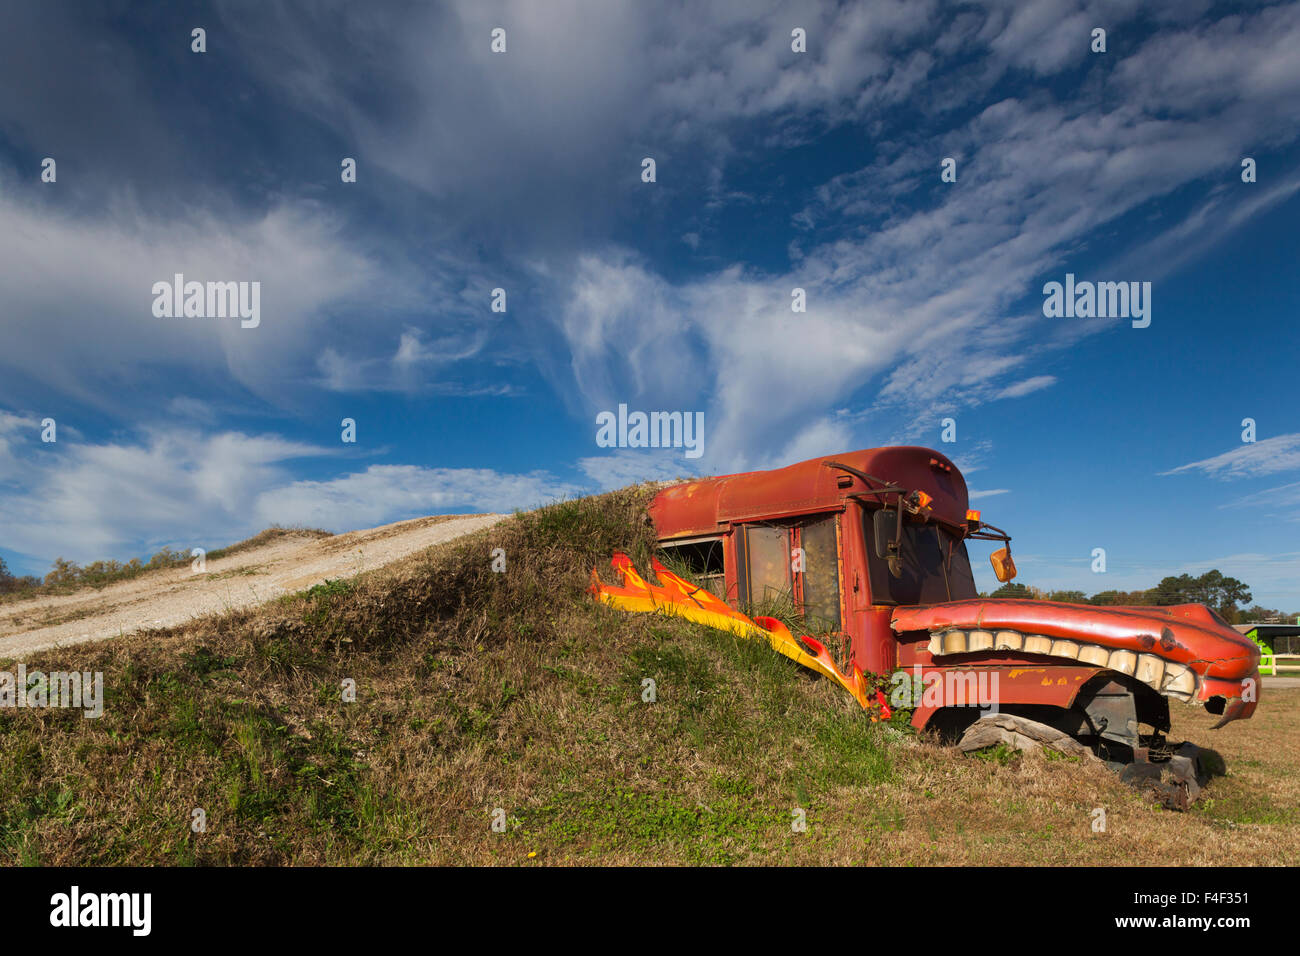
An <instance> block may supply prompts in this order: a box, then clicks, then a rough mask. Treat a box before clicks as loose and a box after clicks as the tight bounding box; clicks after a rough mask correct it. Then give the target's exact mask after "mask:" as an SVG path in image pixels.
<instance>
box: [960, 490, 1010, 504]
mask: <svg viewBox="0 0 1300 956" xmlns="http://www.w3.org/2000/svg"><path fill="white" fill-rule="evenodd" d="M1010 491H1011V489H1010V488H993V489H990V490H989V491H975V490H974V489H971V490H970V491H969V494H968V497H969V498H970V500H971V501H976V500H978V499H980V498H992V497H993V496H994V495H1005V494H1008V493H1009V492H1010Z"/></svg>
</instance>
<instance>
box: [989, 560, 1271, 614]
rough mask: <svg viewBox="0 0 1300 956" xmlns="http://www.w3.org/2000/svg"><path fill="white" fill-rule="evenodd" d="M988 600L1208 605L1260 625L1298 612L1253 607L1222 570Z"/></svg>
mask: <svg viewBox="0 0 1300 956" xmlns="http://www.w3.org/2000/svg"><path fill="white" fill-rule="evenodd" d="M983 596H984V597H993V598H1008V597H1009V598H1023V599H1026V600H1032V601H1062V602H1064V603H1067V604H1095V605H1098V606H1101V607H1114V606H1118V605H1125V604H1127V605H1148V606H1150V605H1155V606H1157V607H1167V606H1169V605H1173V604H1204V605H1205V606H1206V607H1208V608H1210V609H1211V610H1212V611H1214V612H1216V613H1217V614H1218V615H1219V616H1220V617H1222V618H1223V619H1224V620H1225V621H1227V622H1228V623H1229V624H1257V623H1260V622H1264V621H1286V622H1294V621H1295V620H1296V618H1297V614H1296V613H1294V612H1293V613H1290V614H1284V613H1283V612H1282V611H1279V610H1277V609H1276V608H1266V607H1261V606H1260V605H1258V604H1254V605H1251V602H1252V601H1253V600H1254V598H1253V597H1252V596H1251V593H1250V587H1249V586H1248V585H1247V584H1246V583H1245V582H1244V581H1239V580H1237V579H1236V578H1232V577H1228V576H1227V575H1226V574H1223V573H1222V572H1221V571H1219V570H1217V569H1216V570H1213V571H1206V572H1205V573H1204V574H1202V575H1201V576H1200V577H1192V576H1191V575H1190V574H1178V575H1170V576H1169V577H1165V578H1161V579H1160V583H1159V584H1157V585H1156V586H1155V587H1153V588H1148V589H1147V590H1145V591H1098V592H1097V593H1096V594H1093V595H1088V594H1085V593H1084V592H1083V591H1044V590H1043V589H1042V588H1036V587H1034V586H1032V585H1026V584H1017V583H1015V582H1012V583H1010V584H1004V585H1002V587H1000V588H998V589H997V590H996V591H993V592H992V593H990V594H985V595H983Z"/></svg>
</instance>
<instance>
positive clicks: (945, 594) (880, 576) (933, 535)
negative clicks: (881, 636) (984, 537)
mask: <svg viewBox="0 0 1300 956" xmlns="http://www.w3.org/2000/svg"><path fill="white" fill-rule="evenodd" d="M863 515H864V518H863V520H864V522H865V525H864V529H863V530H864V532H865V534H866V540H867V542H868V547H867V561H868V563H869V565H870V576H871V603H872V604H938V603H941V602H943V601H960V600H964V599H966V598H974V597H978V596H979V592H978V591H976V589H975V578H974V575H972V574H971V568H970V557H969V556H968V555H967V553H966V542H965V541H964V540H963V539H962V538H961V537H959V536H958V535H956V534H954V533H953V532H951V531H949V530H948V529H947V528H945V527H943V526H942V525H939V524H934V523H928V524H922V523H915V524H913V523H908V522H906V521H905V522H904V523H903V537H902V540H900V541H899V549H898V550H899V558H900V559H901V563H902V574H901V575H899V576H898V577H894V575H892V574H890V572H889V563H888V562H887V561H886V560H885V559H884V558H881V557H879V556H878V555H877V554H876V551H875V548H873V547H871V546H870V542H871V541H872V538H873V531H872V526H871V517H872V512H870V511H864V512H863Z"/></svg>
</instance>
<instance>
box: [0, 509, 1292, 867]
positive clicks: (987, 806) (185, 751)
mask: <svg viewBox="0 0 1300 956" xmlns="http://www.w3.org/2000/svg"><path fill="white" fill-rule="evenodd" d="M648 494H649V492H648V491H647V490H645V489H632V490H627V491H624V492H617V493H614V494H612V495H605V496H601V497H599V498H593V499H583V500H581V501H576V502H566V503H562V504H559V505H555V506H552V507H550V508H546V509H542V510H540V511H537V512H531V513H528V514H523V515H518V516H516V517H515V518H513V519H510V520H508V521H505V522H503V523H501V524H499V525H497V526H495V527H493V528H490V529H488V530H486V531H483V532H480V533H478V534H476V535H474V536H472V537H470V538H468V539H463V540H461V541H458V542H454V543H452V544H449V545H445V546H441V547H438V548H434V549H431V550H430V551H428V552H426V553H424V554H421V555H417V556H414V557H412V558H409V559H407V560H405V561H403V562H401V563H399V564H397V565H394V566H391V567H390V568H387V569H384V570H383V571H380V572H374V573H371V574H367V575H363V576H362V577H361V578H359V579H358V580H357V581H356V582H355V583H344V582H332V583H330V584H327V585H322V586H320V587H317V588H313V589H312V590H311V591H308V592H305V593H304V594H301V595H296V596H294V597H292V598H288V599H284V600H283V601H281V602H278V603H276V604H273V605H270V606H268V607H264V608H260V609H257V610H254V611H248V612H241V613H236V614H231V615H226V616H222V617H213V618H208V619H205V620H202V621H198V622H195V623H193V624H191V625H188V626H186V627H185V628H184V629H177V630H173V631H170V632H164V633H162V634H161V635H160V634H158V633H153V634H148V635H141V636H136V637H129V638H124V639H119V640H117V641H113V642H109V643H104V644H100V645H85V646H80V647H75V648H70V649H66V650H62V651H58V652H49V653H46V654H43V655H41V656H40V658H39V659H36V660H29V661H27V664H28V667H29V669H35V668H36V667H38V666H41V667H44V668H46V669H61V670H71V669H79V670H100V671H103V672H104V675H105V682H106V685H107V688H108V694H107V702H106V704H105V713H104V716H103V717H102V718H100V719H98V720H86V719H83V718H82V717H81V716H80V714H79V713H68V712H54V711H27V710H24V711H0V745H2V746H3V749H4V753H5V755H6V758H5V760H4V761H3V763H0V860H3V861H5V862H9V863H44V864H86V863H101V864H130V863H181V864H191V863H198V864H367V863H397V864H406V863H447V864H466V863H468V864H491V863H504V864H528V863H552V864H554V863H602V864H683V863H760V864H763V863H795V864H804V863H808V864H811V863H816V864H839V863H843V864H849V863H871V864H881V863H884V864H923V863H993V864H1006V865H1016V864H1026V863H1031V864H1032V863H1071V864H1073V863H1098V864H1152V865H1155V864H1201V865H1212V864H1222V863H1239V862H1241V861H1242V860H1250V861H1252V862H1259V863H1276V864H1281V863H1287V862H1292V861H1294V860H1295V859H1296V857H1297V855H1298V854H1300V820H1298V819H1297V813H1296V809H1295V808H1296V806H1297V803H1298V801H1297V797H1298V796H1300V773H1298V772H1297V771H1298V770H1300V767H1297V766H1296V764H1297V762H1298V760H1300V757H1297V754H1296V752H1295V748H1294V747H1291V746H1290V745H1289V744H1288V743H1286V742H1287V741H1291V740H1294V739H1295V734H1296V732H1297V729H1298V728H1297V724H1298V723H1300V691H1277V692H1274V693H1268V694H1266V697H1265V699H1264V702H1263V703H1262V705H1261V707H1260V710H1259V712H1258V713H1257V714H1256V716H1255V718H1254V719H1253V720H1251V721H1249V722H1246V723H1239V724H1234V725H1231V726H1229V727H1228V728H1226V729H1225V730H1222V731H1217V732H1214V733H1213V734H1211V732H1209V730H1208V727H1209V724H1210V722H1211V720H1210V718H1208V717H1207V716H1206V715H1204V714H1203V713H1202V712H1197V711H1191V710H1187V711H1184V710H1183V709H1181V708H1180V709H1179V710H1178V711H1177V712H1176V714H1175V733H1176V735H1179V736H1185V737H1187V738H1190V739H1193V740H1196V741H1197V742H1198V743H1201V744H1202V745H1211V746H1217V749H1218V750H1219V751H1220V752H1221V753H1222V754H1223V756H1224V758H1225V759H1226V761H1227V764H1228V767H1229V775H1228V776H1227V777H1226V778H1222V779H1219V780H1216V781H1215V782H1214V783H1213V784H1212V785H1211V788H1210V791H1209V796H1208V799H1203V801H1202V802H1201V803H1200V804H1199V805H1198V806H1197V807H1196V808H1195V809H1194V810H1193V811H1192V812H1190V813H1187V814H1175V813H1171V812H1169V811H1165V810H1160V809H1157V808H1155V807H1154V806H1153V805H1152V804H1151V803H1150V801H1148V800H1145V799H1144V798H1143V797H1142V796H1141V795H1140V794H1138V793H1137V792H1136V791H1133V790H1130V789H1128V788H1126V787H1124V786H1121V785H1120V784H1119V783H1118V781H1117V780H1116V779H1115V778H1113V777H1112V776H1111V775H1109V774H1108V773H1107V772H1105V771H1104V770H1101V769H1099V768H1096V767H1090V766H1084V765H1081V764H1077V763H1072V762H1070V761H1067V760H1048V759H1046V758H1044V757H1041V756H1026V757H1014V758H1009V759H1005V760H1001V759H995V760H982V759H971V758H966V757H962V756H960V755H959V754H958V753H957V752H956V751H955V750H952V749H949V748H942V747H939V746H936V745H934V744H931V743H929V742H926V741H922V740H918V739H916V738H914V737H911V736H909V735H907V734H906V733H899V732H898V731H897V730H896V729H892V728H887V727H884V726H882V725H875V724H870V723H868V722H866V721H864V720H863V718H862V715H861V712H860V711H858V709H857V708H856V706H855V705H853V704H852V703H851V702H849V701H848V700H847V698H845V697H844V696H843V695H842V694H840V693H839V692H837V691H836V689H835V688H833V687H832V686H830V685H829V683H828V682H826V681H821V680H818V679H816V678H815V677H813V676H812V675H810V674H808V673H806V672H804V671H802V670H800V669H799V668H797V667H796V666H795V665H793V664H791V663H790V662H788V661H786V660H785V659H784V658H781V657H779V656H777V655H774V654H772V653H771V652H770V651H768V650H767V649H766V648H765V647H763V646H759V645H755V644H752V643H750V642H745V641H742V640H739V639H736V638H732V637H728V636H726V635H721V634H718V633H716V632H712V631H709V630H706V629H703V628H699V627H696V626H694V625H691V624H689V623H687V622H683V621H680V620H672V619H667V618H662V617H654V616H648V615H626V614H622V613H619V612H616V611H612V610H610V609H608V608H605V607H602V606H598V605H596V604H594V603H593V602H591V601H590V600H589V599H588V598H587V597H586V596H585V595H584V594H583V589H584V588H585V586H586V583H587V575H588V573H589V571H590V569H591V567H593V566H594V565H597V564H601V565H602V566H603V565H604V563H605V561H606V560H607V558H608V556H609V554H610V552H611V551H613V550H614V549H615V548H623V549H625V550H630V551H631V553H632V554H633V556H634V558H638V559H639V561H638V563H640V564H641V565H642V566H644V563H643V562H644V559H645V557H646V556H647V555H648V553H649V548H650V545H651V541H652V539H651V535H650V529H649V524H648V520H647V519H646V516H645V513H644V504H645V501H646V498H647V497H648ZM497 547H500V548H503V549H504V550H505V553H506V560H507V570H506V572H505V573H503V574H498V573H495V572H493V571H492V569H491V549H493V548H497ZM8 669H12V668H8ZM645 678H652V679H653V680H655V682H656V685H657V692H658V700H657V701H656V702H655V703H646V702H643V701H642V689H643V684H642V682H643V680H644V679H645ZM346 679H351V680H355V682H356V702H355V703H344V702H343V701H342V700H341V694H340V686H341V684H342V682H343V681H344V680H346ZM1096 807H1101V808H1103V809H1104V810H1105V811H1106V814H1107V829H1106V832H1104V833H1094V832H1093V831H1092V828H1091V823H1092V820H1093V810H1094V808H1096ZM195 808H202V809H203V810H204V811H205V813H206V822H207V828H206V832H203V833H194V832H192V831H191V827H190V821H191V813H192V811H193V810H194V809H195ZM497 808H500V810H501V811H502V814H503V816H504V819H505V832H494V831H493V829H492V827H491V823H492V819H493V812H494V810H496V809H497ZM796 809H802V810H803V811H805V812H806V815H807V822H808V827H807V831H806V832H802V833H795V832H793V831H792V829H791V822H792V820H793V816H792V813H793V811H795V810H796ZM530 854H536V856H530Z"/></svg>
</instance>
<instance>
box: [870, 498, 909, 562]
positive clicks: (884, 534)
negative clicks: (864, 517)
mask: <svg viewBox="0 0 1300 956" xmlns="http://www.w3.org/2000/svg"><path fill="white" fill-rule="evenodd" d="M899 517H900V516H899V514H898V512H897V511H895V510H891V509H889V508H881V509H880V510H879V511H877V512H876V513H875V515H873V516H872V519H871V529H872V531H873V532H875V534H874V537H875V539H876V541H875V545H876V557H878V558H881V559H883V560H885V561H888V562H889V573H890V574H892V575H893V576H894V577H896V578H897V577H900V576H902V573H903V565H902V560H901V559H900V557H899V554H898V547H899V541H898V537H897V536H898V533H899V526H898V521H899Z"/></svg>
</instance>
